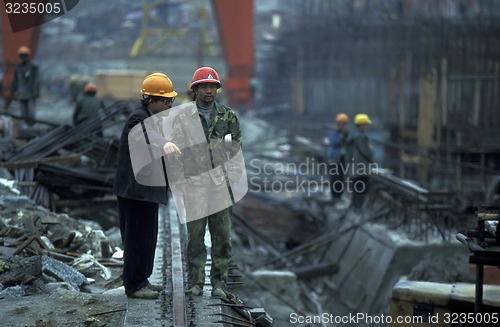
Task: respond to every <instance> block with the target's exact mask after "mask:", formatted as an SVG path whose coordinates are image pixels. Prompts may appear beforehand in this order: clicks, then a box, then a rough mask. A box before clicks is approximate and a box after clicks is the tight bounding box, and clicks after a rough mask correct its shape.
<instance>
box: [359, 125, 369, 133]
mask: <svg viewBox="0 0 500 327" xmlns="http://www.w3.org/2000/svg"><path fill="white" fill-rule="evenodd" d="M368 126H370V125H368V124H359V125H358V129H359V130H360V131H361V132H365V131H366V130H367V129H368Z"/></svg>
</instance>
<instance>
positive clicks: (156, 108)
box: [148, 98, 175, 114]
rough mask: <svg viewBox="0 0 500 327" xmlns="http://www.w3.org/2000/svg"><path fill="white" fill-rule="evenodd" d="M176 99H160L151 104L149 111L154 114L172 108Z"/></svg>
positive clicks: (152, 101)
mask: <svg viewBox="0 0 500 327" xmlns="http://www.w3.org/2000/svg"><path fill="white" fill-rule="evenodd" d="M174 100H175V98H160V100H157V101H154V100H151V101H150V102H149V106H148V109H149V111H151V113H153V114H157V113H159V112H162V111H164V110H168V109H170V108H172V105H173V103H174Z"/></svg>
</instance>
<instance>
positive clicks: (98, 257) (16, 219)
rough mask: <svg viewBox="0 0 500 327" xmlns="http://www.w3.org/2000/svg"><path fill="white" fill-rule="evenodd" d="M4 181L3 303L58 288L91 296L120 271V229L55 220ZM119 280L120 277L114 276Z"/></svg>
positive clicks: (0, 191)
mask: <svg viewBox="0 0 500 327" xmlns="http://www.w3.org/2000/svg"><path fill="white" fill-rule="evenodd" d="M19 193H20V192H19V191H18V190H17V189H15V188H14V182H13V181H8V180H6V179H0V299H2V298H10V297H18V296H24V295H31V294H40V293H52V292H53V291H54V290H56V289H58V288H65V289H70V290H76V291H84V292H90V291H91V287H92V284H91V283H92V282H94V281H97V280H99V281H101V282H102V283H107V282H106V281H109V280H110V279H111V278H112V277H113V273H112V270H111V269H113V268H121V266H122V261H121V260H120V256H121V254H122V251H121V250H120V248H119V246H121V244H120V236H119V231H118V230H117V229H112V230H109V231H107V232H106V233H104V232H103V230H102V228H101V227H100V226H99V225H98V224H97V223H95V222H92V221H84V220H75V219H72V218H70V217H69V216H68V215H66V214H55V213H53V212H50V211H48V210H47V209H45V208H43V207H41V206H38V205H36V204H35V203H34V202H33V201H32V200H31V199H29V198H27V197H26V196H23V195H20V194H19ZM115 277H116V276H115Z"/></svg>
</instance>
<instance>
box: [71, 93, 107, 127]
mask: <svg viewBox="0 0 500 327" xmlns="http://www.w3.org/2000/svg"><path fill="white" fill-rule="evenodd" d="M96 93H97V86H96V85H95V84H94V83H87V85H85V87H84V88H83V96H82V97H81V98H80V99H79V100H78V101H77V103H76V106H75V111H74V112H73V125H78V124H80V123H82V122H83V121H85V120H86V119H88V118H90V117H95V116H96V115H98V114H99V110H103V109H104V104H103V103H102V102H101V101H100V100H99V99H97V97H96ZM98 134H99V136H102V131H101V132H100V133H98Z"/></svg>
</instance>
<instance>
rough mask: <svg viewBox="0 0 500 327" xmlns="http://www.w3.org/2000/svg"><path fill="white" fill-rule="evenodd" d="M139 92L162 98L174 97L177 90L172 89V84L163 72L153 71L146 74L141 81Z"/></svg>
mask: <svg viewBox="0 0 500 327" xmlns="http://www.w3.org/2000/svg"><path fill="white" fill-rule="evenodd" d="M141 93H142V94H147V95H152V96H157V97H164V98H175V97H176V96H177V92H175V91H174V84H172V81H171V80H170V78H168V76H167V75H165V74H163V73H153V74H151V75H148V76H146V78H145V79H144V81H143V82H142V88H141Z"/></svg>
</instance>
